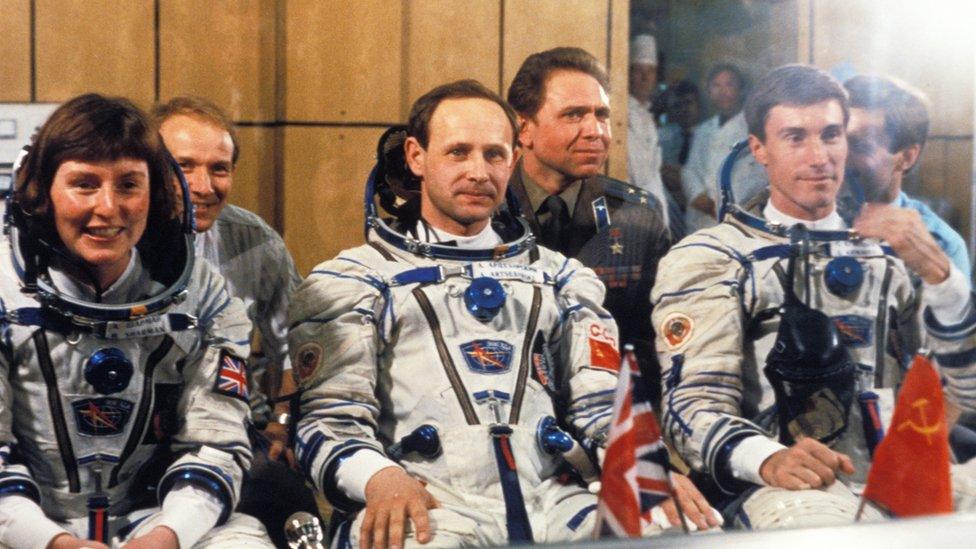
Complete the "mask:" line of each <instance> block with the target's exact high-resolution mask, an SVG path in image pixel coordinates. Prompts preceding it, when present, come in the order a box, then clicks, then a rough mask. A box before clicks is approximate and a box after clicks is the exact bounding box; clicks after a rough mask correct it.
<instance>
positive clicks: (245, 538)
mask: <svg viewBox="0 0 976 549" xmlns="http://www.w3.org/2000/svg"><path fill="white" fill-rule="evenodd" d="M13 207H16V206H13ZM187 208H188V209H189V207H188V205H187ZM7 230H8V231H9V232H10V235H11V238H10V242H8V241H7V240H4V241H3V243H2V244H0V280H2V281H3V283H2V285H0V304H2V312H3V320H2V341H0V441H2V443H3V446H2V449H0V546H9V547H14V548H19V547H35V546H38V545H39V544H44V543H46V542H48V541H49V540H51V539H52V538H53V537H55V536H56V535H58V534H60V533H62V532H67V533H70V534H72V535H74V536H76V537H79V538H82V539H96V533H95V531H96V530H97V531H98V532H100V536H104V538H102V539H105V540H106V542H109V541H110V540H113V539H114V541H116V542H118V541H121V540H126V539H132V538H133V537H138V536H140V535H143V534H145V533H147V532H149V531H150V530H151V529H152V528H154V527H156V526H159V525H163V526H167V527H169V528H170V529H172V530H173V531H174V532H175V533H176V535H177V538H178V540H179V542H180V546H181V547H193V546H208V547H217V546H224V547H269V546H270V543H269V542H268V541H267V538H266V534H265V533H264V529H263V527H261V525H260V524H259V523H258V522H257V521H256V520H255V519H253V518H251V517H247V516H244V515H238V514H235V513H232V510H233V508H234V506H235V505H236V502H237V498H238V494H239V492H240V486H241V480H242V475H243V471H244V470H246V468H247V466H248V463H249V462H250V459H251V450H250V444H249V442H248V438H247V434H246V430H245V421H246V418H247V414H248V406H247V396H248V394H247V391H248V388H247V383H246V380H245V377H244V375H245V371H246V367H245V364H244V361H243V360H242V359H241V358H240V357H245V356H247V352H248V333H249V331H250V322H249V321H248V319H247V316H246V315H245V312H244V308H243V305H242V303H241V302H240V301H239V300H237V299H231V298H230V297H229V296H228V294H227V292H226V290H225V287H224V281H223V279H222V278H221V277H220V275H218V274H216V273H215V272H214V271H213V270H212V269H211V268H210V267H209V265H207V264H206V263H205V262H194V261H193V260H192V253H191V252H190V251H189V248H190V247H191V246H192V243H190V242H189V240H187V241H185V242H183V241H177V242H174V243H173V244H170V245H169V247H170V249H173V250H182V254H183V259H182V260H181V261H179V262H177V263H178V267H177V268H176V269H175V270H174V271H172V272H173V273H174V274H175V275H176V276H175V281H170V282H171V283H166V284H164V283H160V282H159V281H158V280H159V277H158V275H159V273H158V272H156V273H155V276H154V275H153V274H152V273H151V270H150V268H148V267H147V266H146V261H145V260H144V259H143V258H142V257H141V256H140V254H139V253H138V251H137V250H135V249H133V250H132V259H131V260H130V263H129V266H128V268H127V269H126V271H125V273H124V274H123V275H122V277H121V278H120V279H119V280H118V281H117V282H116V283H114V284H113V285H112V286H111V287H109V288H107V289H106V290H105V291H104V292H102V294H101V295H100V296H96V295H94V291H93V290H91V288H89V287H88V286H85V285H83V284H80V283H78V282H76V280H75V279H74V278H72V277H71V276H69V275H67V274H66V270H65V269H64V268H63V266H62V262H60V261H59V260H53V261H52V263H51V264H50V265H49V267H47V268H45V269H43V270H42V271H41V272H39V273H38V272H35V273H31V272H30V271H31V270H32V269H33V268H34V267H32V266H31V265H32V264H33V259H32V258H33V257H36V256H34V255H32V254H30V253H25V247H24V245H22V244H18V243H19V242H21V241H20V240H19V235H20V234H21V231H20V230H19V229H18V227H17V226H8V228H7ZM180 238H182V236H181V237H180ZM34 245H36V241H35V242H34ZM181 246H182V247H181ZM28 252H29V250H28ZM176 253H177V254H179V253H180V252H176ZM180 266H181V267H180ZM44 271H46V273H45V272H44ZM32 283H33V284H32ZM34 284H36V285H37V286H38V288H37V289H35V290H34V291H33V292H25V288H28V289H29V287H31V286H33V285H34ZM215 524H216V525H217V527H214V526H215ZM100 536H99V537H100Z"/></svg>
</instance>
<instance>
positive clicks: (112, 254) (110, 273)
mask: <svg viewBox="0 0 976 549" xmlns="http://www.w3.org/2000/svg"><path fill="white" fill-rule="evenodd" d="M51 206H52V208H53V209H54V225H55V228H56V229H57V232H58V236H59V237H60V238H61V242H63V243H64V245H65V247H66V248H67V249H68V251H69V252H70V253H71V254H72V255H73V256H75V257H76V258H77V259H80V260H81V261H83V262H84V263H85V264H87V265H88V267H89V268H90V269H92V271H93V272H94V274H95V277H96V279H97V281H98V284H99V286H101V288H103V289H104V288H107V287H108V286H111V285H112V283H114V282H115V281H116V280H118V279H119V277H120V276H122V273H123V272H125V268H126V267H127V266H128V264H129V258H130V257H131V256H132V248H133V247H135V245H136V243H137V242H139V239H140V238H142V235H143V233H144V232H145V231H146V222H147V220H148V218H149V169H148V167H147V165H146V162H145V161H143V160H137V159H133V158H120V159H118V160H110V161H104V162H82V161H75V160H66V161H64V162H62V163H61V165H60V166H58V171H57V172H56V173H55V174H54V181H53V182H52V184H51Z"/></svg>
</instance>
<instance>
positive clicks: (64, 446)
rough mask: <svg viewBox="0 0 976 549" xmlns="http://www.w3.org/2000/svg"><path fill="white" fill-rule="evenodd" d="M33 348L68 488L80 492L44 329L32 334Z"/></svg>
mask: <svg viewBox="0 0 976 549" xmlns="http://www.w3.org/2000/svg"><path fill="white" fill-rule="evenodd" d="M32 339H33V340H34V348H35V349H36V351H37V363H38V365H39V366H40V367H41V375H42V376H44V384H45V385H47V404H48V407H49V408H50V412H51V423H53V424H54V437H55V439H57V441H58V449H59V450H60V451H61V461H62V462H64V470H65V474H66V475H67V476H68V490H69V491H71V492H73V493H78V492H81V481H80V480H79V479H78V462H77V461H76V460H75V451H74V448H73V447H72V445H71V436H70V435H68V426H67V424H66V422H65V419H64V407H63V406H62V405H61V390H60V389H59V388H58V379H57V376H56V375H55V373H54V364H52V363H51V349H50V348H49V347H48V344H47V335H46V334H45V333H44V330H37V331H36V332H34V335H33V336H32Z"/></svg>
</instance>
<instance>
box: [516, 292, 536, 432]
mask: <svg viewBox="0 0 976 549" xmlns="http://www.w3.org/2000/svg"><path fill="white" fill-rule="evenodd" d="M541 306H542V292H541V291H540V289H539V287H538V286H535V287H534V288H532V309H531V310H530V312H529V323H528V324H527V325H526V327H525V340H524V341H522V359H521V361H519V372H518V381H517V382H516V384H515V392H514V394H513V395H512V410H511V413H510V414H509V417H508V423H509V424H510V425H516V424H517V423H518V421H519V414H520V412H521V411H522V399H523V398H524V397H525V384H526V380H527V379H528V377H529V371H530V370H531V369H532V368H531V367H530V364H529V362H530V361H531V360H532V337H533V336H534V335H535V325H536V323H538V321H539V309H540V308H541Z"/></svg>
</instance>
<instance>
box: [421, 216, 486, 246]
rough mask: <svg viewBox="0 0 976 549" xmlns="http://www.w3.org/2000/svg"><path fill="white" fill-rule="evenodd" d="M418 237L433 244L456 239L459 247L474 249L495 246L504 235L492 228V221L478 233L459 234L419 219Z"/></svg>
mask: <svg viewBox="0 0 976 549" xmlns="http://www.w3.org/2000/svg"><path fill="white" fill-rule="evenodd" d="M417 239H418V240H420V241H421V242H430V243H433V244H436V243H438V242H447V241H454V242H456V243H457V246H458V248H468V249H474V250H483V249H487V248H494V247H495V246H498V245H499V244H501V243H502V237H501V236H499V234H498V233H496V232H495V229H492V228H491V223H488V224H486V225H485V228H484V229H482V230H481V232H479V233H478V234H476V235H472V236H458V235H455V234H451V233H449V232H447V231H442V230H440V229H438V228H437V227H434V226H433V225H430V224H428V223H424V222H423V221H422V220H421V221H417Z"/></svg>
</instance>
